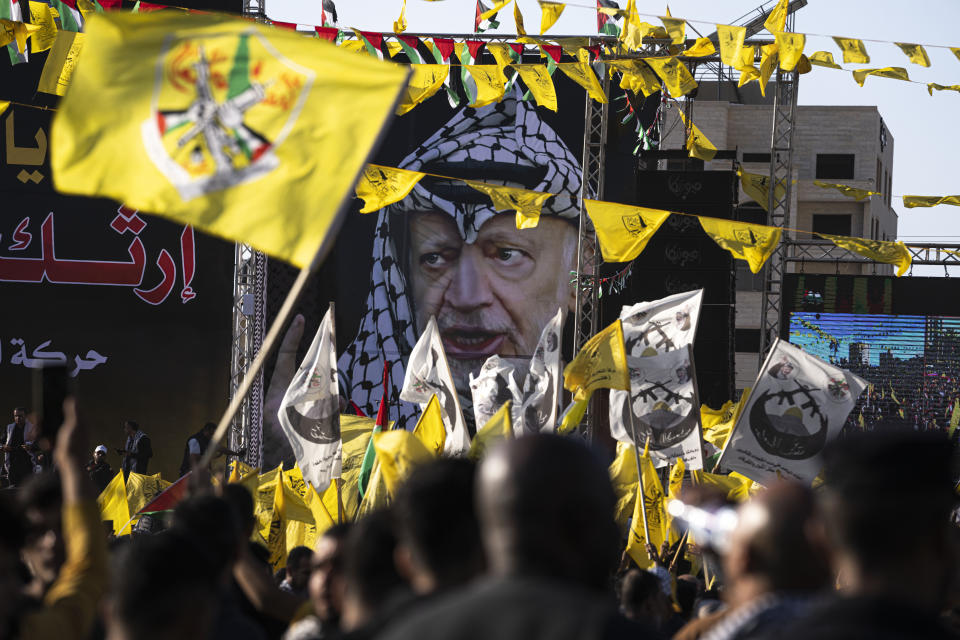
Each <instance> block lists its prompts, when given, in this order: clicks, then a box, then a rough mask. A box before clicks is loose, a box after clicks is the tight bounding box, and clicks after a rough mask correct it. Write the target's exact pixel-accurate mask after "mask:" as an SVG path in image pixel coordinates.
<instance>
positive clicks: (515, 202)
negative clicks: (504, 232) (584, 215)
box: [464, 180, 553, 229]
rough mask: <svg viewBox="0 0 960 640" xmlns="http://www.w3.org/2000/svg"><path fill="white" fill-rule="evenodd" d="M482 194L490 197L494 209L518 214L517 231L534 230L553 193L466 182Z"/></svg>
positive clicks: (471, 181)
mask: <svg viewBox="0 0 960 640" xmlns="http://www.w3.org/2000/svg"><path fill="white" fill-rule="evenodd" d="M464 182H466V183H467V184H468V185H470V186H471V187H473V188H474V189H476V190H477V191H479V192H481V193H485V194H487V195H488V196H490V200H491V202H493V208H494V209H496V210H497V211H509V210H510V209H513V210H514V211H516V212H517V229H532V228H534V227H536V226H537V224H538V223H539V222H540V209H541V207H543V203H544V202H546V201H547V198H549V197H551V196H552V195H553V194H552V193H542V192H540V191H529V190H527V189H520V188H519V187H504V186H500V185H494V184H486V183H484V182H475V181H473V180H464Z"/></svg>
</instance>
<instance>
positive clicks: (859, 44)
mask: <svg viewBox="0 0 960 640" xmlns="http://www.w3.org/2000/svg"><path fill="white" fill-rule="evenodd" d="M833 41H834V42H836V43H837V46H838V47H840V50H841V51H843V62H844V63H849V62H855V63H857V64H870V56H869V55H867V48H866V47H864V46H863V40H857V39H856V38H838V37H836V36H834V38H833Z"/></svg>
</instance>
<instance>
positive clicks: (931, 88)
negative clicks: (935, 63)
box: [927, 82, 960, 96]
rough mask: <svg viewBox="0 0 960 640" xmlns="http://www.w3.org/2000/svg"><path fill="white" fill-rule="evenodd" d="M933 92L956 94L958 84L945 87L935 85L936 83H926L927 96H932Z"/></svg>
mask: <svg viewBox="0 0 960 640" xmlns="http://www.w3.org/2000/svg"><path fill="white" fill-rule="evenodd" d="M934 90H937V91H958V92H960V84H951V85H945V84H937V83H936V82H928V83H927V93H929V94H930V95H931V96H932V95H933V91H934Z"/></svg>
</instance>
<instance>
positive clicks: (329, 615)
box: [308, 523, 353, 627]
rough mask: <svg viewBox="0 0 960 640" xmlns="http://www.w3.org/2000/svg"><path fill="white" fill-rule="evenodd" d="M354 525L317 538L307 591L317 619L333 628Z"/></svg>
mask: <svg viewBox="0 0 960 640" xmlns="http://www.w3.org/2000/svg"><path fill="white" fill-rule="evenodd" d="M352 527H353V525H351V524H349V523H344V524H335V525H333V526H332V527H330V528H329V529H327V530H326V531H324V532H323V534H322V535H321V536H320V537H319V538H318V539H317V547H316V549H314V551H313V558H312V559H311V561H310V582H309V584H308V591H309V594H310V602H311V603H312V604H313V611H314V613H315V614H316V615H317V617H318V618H320V619H321V620H323V621H324V622H326V623H328V624H331V625H333V626H334V627H336V626H337V625H339V623H340V614H341V613H342V612H343V589H344V586H343V582H344V581H343V555H344V549H345V547H346V540H347V534H349V533H350V529H351V528H352Z"/></svg>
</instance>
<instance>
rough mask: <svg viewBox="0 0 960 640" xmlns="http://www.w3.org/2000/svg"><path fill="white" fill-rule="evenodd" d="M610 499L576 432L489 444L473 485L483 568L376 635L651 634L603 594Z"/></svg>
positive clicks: (610, 557)
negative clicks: (570, 435)
mask: <svg viewBox="0 0 960 640" xmlns="http://www.w3.org/2000/svg"><path fill="white" fill-rule="evenodd" d="M560 488H562V490H558V489H560ZM614 501H615V498H614V494H613V489H612V488H611V486H610V481H609V478H608V476H607V470H606V468H605V466H604V465H603V464H602V463H601V462H600V460H599V459H598V458H597V457H596V456H595V455H594V454H593V453H592V452H591V451H590V450H589V449H587V448H586V447H585V446H584V445H583V444H581V443H579V442H577V441H575V440H572V439H568V438H563V437H560V436H555V435H546V434H539V435H532V436H527V437H524V438H519V439H517V440H511V441H508V442H506V443H503V444H502V445H501V446H499V447H497V448H494V449H493V451H491V452H490V453H489V454H488V456H487V458H486V459H485V460H484V461H483V462H482V463H481V464H480V468H479V476H478V485H477V505H478V510H477V513H478V517H479V521H480V531H481V539H482V541H483V547H484V550H485V552H486V557H487V560H488V563H489V569H488V573H489V575H488V576H486V577H484V578H483V579H481V580H478V581H476V582H474V583H473V584H470V585H468V586H466V587H465V588H463V589H460V590H457V591H454V592H452V593H450V594H448V595H447V596H445V597H441V598H437V599H436V600H434V601H431V602H428V603H425V604H424V605H423V606H422V607H421V608H420V609H419V610H418V611H414V612H411V613H410V614H408V616H407V617H405V619H403V620H400V621H399V622H398V623H397V624H396V625H394V626H393V627H392V628H391V629H389V630H388V632H387V633H385V634H383V637H384V638H387V639H389V640H406V639H413V638H417V639H418V640H421V639H422V640H430V639H432V638H443V639H444V640H448V639H456V638H501V639H506V640H511V639H513V638H525V639H532V640H535V639H537V638H551V639H552V640H564V639H566V638H610V639H613V638H632V639H634V640H637V639H639V638H644V637H656V634H655V632H653V631H651V630H648V629H644V628H643V627H642V626H640V625H637V624H636V623H633V622H631V621H628V620H626V619H625V618H623V617H622V616H621V615H620V614H619V613H618V612H617V610H616V607H615V605H614V602H613V601H612V599H611V598H609V596H608V593H609V591H608V589H609V585H610V578H611V576H612V574H613V571H614V569H615V568H616V566H617V560H618V558H619V548H618V547H619V544H618V540H619V533H618V530H617V525H616V522H615V520H614V518H613V509H614Z"/></svg>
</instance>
